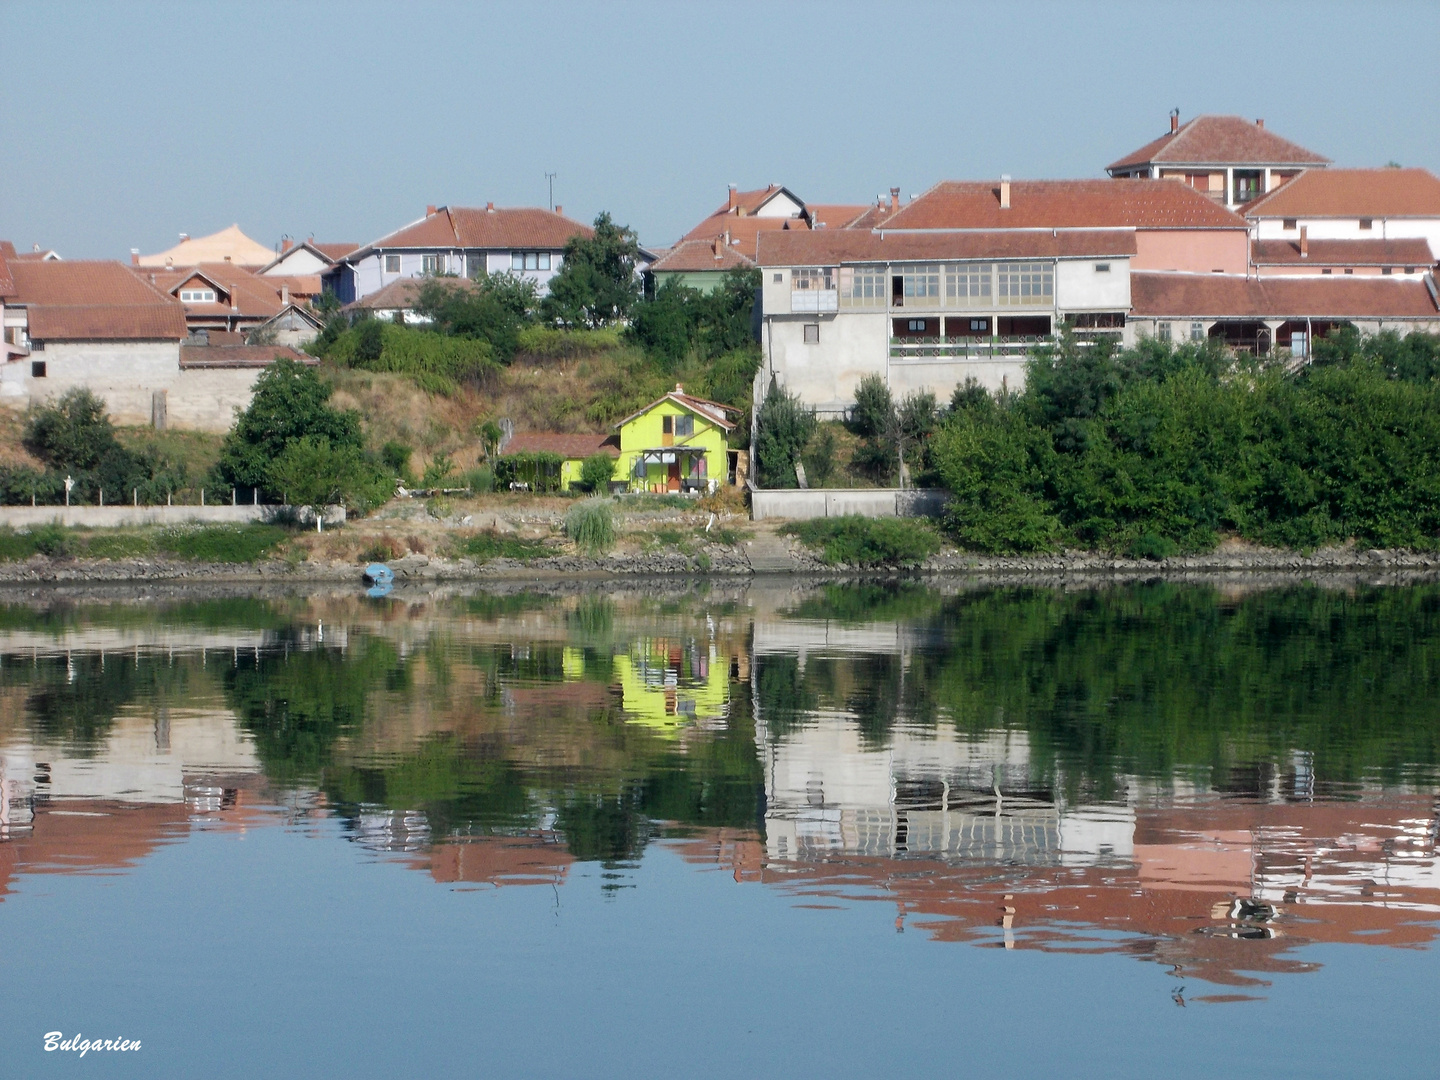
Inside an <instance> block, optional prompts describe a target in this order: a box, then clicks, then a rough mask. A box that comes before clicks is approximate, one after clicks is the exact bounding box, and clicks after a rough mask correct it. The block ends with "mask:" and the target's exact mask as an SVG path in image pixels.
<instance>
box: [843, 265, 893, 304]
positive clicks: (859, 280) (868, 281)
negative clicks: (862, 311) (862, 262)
mask: <svg viewBox="0 0 1440 1080" xmlns="http://www.w3.org/2000/svg"><path fill="white" fill-rule="evenodd" d="M840 304H841V306H842V307H857V308H860V307H884V306H885V268H884V267H883V266H842V267H841V268H840Z"/></svg>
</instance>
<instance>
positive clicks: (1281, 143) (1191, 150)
mask: <svg viewBox="0 0 1440 1080" xmlns="http://www.w3.org/2000/svg"><path fill="white" fill-rule="evenodd" d="M1329 164H1330V159H1329V158H1327V157H1322V156H1321V155H1320V154H1317V153H1315V152H1314V151H1313V150H1307V149H1305V147H1303V146H1300V145H1298V144H1296V143H1293V142H1291V141H1290V140H1289V139H1284V138H1281V137H1280V136H1279V135H1276V134H1275V133H1274V132H1273V131H1267V130H1266V128H1265V121H1264V120H1256V121H1255V122H1254V123H1253V124H1252V123H1250V122H1249V121H1248V120H1246V119H1244V118H1243V117H1239V116H1197V117H1195V119H1193V120H1189V121H1186V122H1185V123H1183V124H1182V123H1180V115H1179V110H1176V111H1175V112H1173V113H1171V114H1170V130H1169V132H1167V133H1166V134H1164V135H1162V136H1160V138H1158V139H1155V140H1153V141H1152V142H1149V143H1146V144H1145V145H1144V146H1142V147H1140V149H1138V150H1135V151H1133V152H1132V153H1129V154H1126V155H1125V156H1124V157H1123V158H1121V159H1120V160H1118V161H1114V162H1111V164H1109V165H1108V166H1106V169H1105V171H1106V172H1107V173H1108V174H1109V175H1110V176H1111V177H1114V178H1116V179H1129V180H1170V181H1178V182H1179V183H1181V184H1184V185H1185V186H1186V187H1188V188H1191V189H1192V190H1194V191H1198V192H1200V193H1201V194H1203V195H1205V196H1206V197H1207V198H1209V199H1213V200H1214V201H1215V202H1217V203H1220V204H1221V205H1223V206H1227V207H1230V208H1231V209H1234V208H1236V207H1238V206H1240V205H1242V204H1244V203H1247V202H1249V201H1250V200H1252V199H1256V198H1259V197H1260V196H1262V195H1264V194H1266V193H1268V192H1271V191H1275V190H1276V189H1277V188H1279V187H1280V186H1281V185H1283V184H1285V183H1287V182H1288V181H1290V180H1293V179H1294V178H1295V177H1297V176H1299V175H1300V174H1301V173H1303V172H1307V171H1309V170H1312V169H1324V168H1325V167H1326V166H1327V165H1329Z"/></svg>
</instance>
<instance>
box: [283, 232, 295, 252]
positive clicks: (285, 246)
mask: <svg viewBox="0 0 1440 1080" xmlns="http://www.w3.org/2000/svg"><path fill="white" fill-rule="evenodd" d="M294 246H295V241H294V240H291V239H290V238H289V237H288V236H287V237H285V239H283V240H281V241H280V254H281V255H284V254H285V253H286V252H287V251H289V250H290V249H291V248H293V247H294Z"/></svg>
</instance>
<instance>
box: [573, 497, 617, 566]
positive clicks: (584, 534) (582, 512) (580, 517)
mask: <svg viewBox="0 0 1440 1080" xmlns="http://www.w3.org/2000/svg"><path fill="white" fill-rule="evenodd" d="M565 535H566V536H568V537H569V538H570V539H571V541H572V542H573V543H574V544H575V546H576V547H577V548H579V549H580V550H581V551H583V552H584V553H585V554H587V555H602V554H604V553H605V552H607V551H609V550H610V549H611V548H612V547H614V546H615V511H614V509H613V508H612V507H611V505H610V500H609V499H605V498H600V499H586V500H585V501H584V502H579V503H576V504H575V505H574V506H572V507H571V508H570V509H569V511H568V512H567V513H566V514H565Z"/></svg>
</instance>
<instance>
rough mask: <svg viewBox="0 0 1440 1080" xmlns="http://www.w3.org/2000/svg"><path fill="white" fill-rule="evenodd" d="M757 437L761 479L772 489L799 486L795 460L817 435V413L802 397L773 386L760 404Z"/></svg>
mask: <svg viewBox="0 0 1440 1080" xmlns="http://www.w3.org/2000/svg"><path fill="white" fill-rule="evenodd" d="M757 428H758V430H757V432H756V437H755V456H756V457H757V458H758V459H759V460H758V462H757V465H758V466H759V473H760V482H761V484H762V485H764V486H765V487H768V488H788V487H795V486H796V483H797V478H796V475H795V462H796V461H797V460H798V459H799V457H800V453H801V451H803V450H804V449H805V445H806V444H807V443H808V442H809V441H810V437H811V436H812V435H813V434H815V413H814V411H813V410H811V409H807V408H805V407H804V406H803V405H801V404H800V398H799V397H798V396H797V395H795V394H792V393H790V392H789V391H788V390H783V389H781V388H779V387H776V386H772V387H771V388H770V393H769V395H768V396H767V397H766V398H765V404H763V405H761V406H760V415H759V417H758V422H757Z"/></svg>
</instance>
